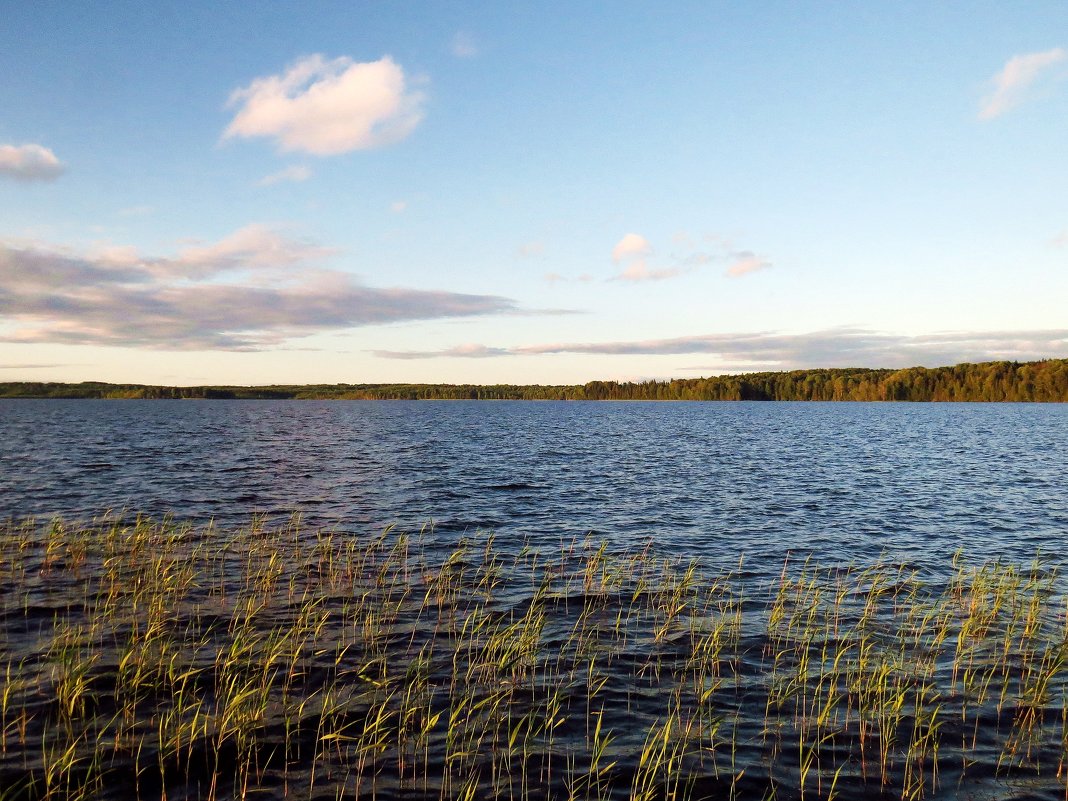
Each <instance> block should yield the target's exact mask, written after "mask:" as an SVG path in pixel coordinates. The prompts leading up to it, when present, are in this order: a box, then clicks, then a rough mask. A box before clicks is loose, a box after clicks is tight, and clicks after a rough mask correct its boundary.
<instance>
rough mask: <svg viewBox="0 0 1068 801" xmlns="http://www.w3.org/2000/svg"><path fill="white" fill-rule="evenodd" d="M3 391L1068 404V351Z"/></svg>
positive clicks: (24, 394) (3, 391)
mask: <svg viewBox="0 0 1068 801" xmlns="http://www.w3.org/2000/svg"><path fill="white" fill-rule="evenodd" d="M0 398H141V399H164V398H171V399H176V398H189V399H236V400H241V399H247V400H281V399H298V400H305V399H306V400H694V401H717V400H753V401H809V400H814V401H1036V402H1068V359H1047V360H1045V361H1038V362H984V363H981V364H958V365H955V366H953V367H935V368H926V367H909V368H905V369H901V370H894V369H867V368H835V369H814V370H790V371H786V372H768V373H746V374H742V375H721V376H712V377H709V378H675V379H670V380H663V381H657V380H650V381H637V382H620V381H590V382H589V383H586V384H576V385H542V384H529V385H520V384H489V385H475V384H306V385H297V384H293V385H290V384H278V385H270V386H256V387H242V386H223V385H220V386H193V387H167V386H150V385H144V384H109V383H105V382H99V381H86V382H82V383H77V384H69V383H51V382H36V381H12V382H3V383H0Z"/></svg>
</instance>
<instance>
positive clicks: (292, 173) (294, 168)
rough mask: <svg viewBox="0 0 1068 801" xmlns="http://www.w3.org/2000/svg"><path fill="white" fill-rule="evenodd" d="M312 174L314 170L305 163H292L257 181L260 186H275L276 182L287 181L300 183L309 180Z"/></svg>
mask: <svg viewBox="0 0 1068 801" xmlns="http://www.w3.org/2000/svg"><path fill="white" fill-rule="evenodd" d="M311 175H312V171H311V170H310V169H308V168H307V167H305V166H304V165H303V164H292V165H290V166H288V167H286V168H285V169H284V170H279V171H278V172H275V173H271V174H270V175H267V176H264V177H263V178H261V179H260V180H259V181H257V182H256V183H257V184H258V185H259V186H274V185H275V184H281V183H286V182H292V183H300V182H301V181H307V180H308V179H309V178H311Z"/></svg>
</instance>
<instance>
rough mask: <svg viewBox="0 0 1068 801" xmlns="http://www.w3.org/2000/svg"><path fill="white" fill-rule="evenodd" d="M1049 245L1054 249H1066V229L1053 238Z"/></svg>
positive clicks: (1067, 233) (1067, 231) (1067, 243)
mask: <svg viewBox="0 0 1068 801" xmlns="http://www.w3.org/2000/svg"><path fill="white" fill-rule="evenodd" d="M1050 244H1051V245H1053V247H1055V248H1063V247H1068V228H1066V229H1065V230H1063V231H1061V232H1060V233H1059V234H1057V236H1055V237H1053V239H1052V240H1051V241H1050Z"/></svg>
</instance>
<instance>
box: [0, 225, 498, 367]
mask: <svg viewBox="0 0 1068 801" xmlns="http://www.w3.org/2000/svg"><path fill="white" fill-rule="evenodd" d="M330 253H331V251H329V250H328V249H326V248H323V247H321V246H318V245H315V244H313V243H309V242H303V241H298V240H293V239H289V238H287V237H284V236H283V235H282V234H280V233H279V232H277V231H275V230H273V229H270V228H268V227H266V226H261V225H251V226H247V227H245V228H242V229H240V230H238V231H235V232H234V233H233V234H231V235H230V236H228V237H225V238H224V239H221V240H219V241H218V242H215V243H209V244H205V245H195V246H188V247H186V248H185V249H183V250H181V251H180V252H179V253H178V254H177V255H175V256H170V257H148V256H143V255H141V254H138V253H137V252H136V251H134V250H133V249H131V248H109V249H106V250H103V251H101V252H99V253H96V254H79V253H69V252H63V251H61V250H59V249H56V248H49V247H47V246H34V247H26V246H21V247H15V246H11V245H7V244H4V243H0V321H3V322H5V323H7V324H8V325H7V328H8V329H9V333H7V334H6V335H5V336H4V341H8V342H54V343H75V344H96V345H122V346H132V347H146V348H153V349H161V350H199V349H230V350H259V349H263V348H265V347H268V346H276V345H278V344H279V343H282V342H285V341H286V340H289V339H291V338H294V337H300V336H306V335H309V334H313V333H316V332H320V331H329V330H339V329H347V328H352V327H356V326H364V325H374V324H381V323H395V322H404V321H414V320H431V319H440V318H449V317H471V316H483V315H492V314H502V313H516V312H518V309H517V308H516V304H515V302H514V301H512V300H510V299H508V298H504V297H499V296H495V295H474V294H463V293H457V292H445V291H433V290H422V289H409V288H401V287H393V288H380V287H371V286H366V285H364V284H362V283H360V282H359V281H357V280H355V279H354V278H353V277H352V276H350V275H348V274H346V273H342V272H340V271H337V270H331V269H326V268H323V267H320V266H317V264H318V262H321V261H322V260H323V259H324V258H325V257H326V256H328V255H329V254H330ZM12 326H14V331H13V332H12V331H10V328H11V327H12Z"/></svg>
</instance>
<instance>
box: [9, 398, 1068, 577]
mask: <svg viewBox="0 0 1068 801" xmlns="http://www.w3.org/2000/svg"><path fill="white" fill-rule="evenodd" d="M0 435H2V442H3V445H2V448H0V518H9V517H19V518H21V517H25V516H27V515H36V516H38V517H41V518H47V517H49V516H52V515H57V514H59V515H63V516H64V517H67V518H79V519H88V518H91V517H92V516H94V515H97V514H99V513H100V512H102V511H104V510H106V509H120V508H128V509H132V510H136V511H141V512H146V513H149V514H153V515H162V514H172V515H174V516H176V517H177V518H178V519H182V520H194V521H203V520H206V519H208V518H212V519H214V520H216V521H218V522H220V523H235V524H243V523H245V522H247V521H248V519H249V516H250V514H251V513H253V512H264V513H267V514H269V515H271V516H274V517H276V518H279V517H281V518H284V517H288V515H289V514H290V513H292V512H300V513H302V514H303V516H304V519H305V522H306V523H308V524H311V525H337V526H339V527H340V528H342V529H345V530H352V531H359V532H366V531H368V530H380V529H381V528H382V527H384V526H385V525H388V524H397V525H399V526H400V527H402V528H406V529H408V530H414V529H417V528H419V527H420V526H422V525H423V524H425V523H427V522H428V521H433V523H434V525H435V527H436V528H437V529H438V530H439V531H442V532H445V533H463V532H465V531H468V532H470V531H475V530H493V531H495V532H496V533H497V535H498V540H499V542H501V543H503V544H504V545H505V547H507V543H508V542H509V540H510V539H515V538H519V537H524V536H526V537H534V538H539V539H543V540H545V541H547V542H556V543H559V542H560V541H565V540H570V539H572V538H573V537H576V536H578V537H582V536H585V535H586V534H587V533H590V532H593V534H594V536H595V538H602V537H603V538H608V539H609V540H611V541H613V542H615V543H618V544H620V545H621V546H627V545H631V544H633V543H635V542H638V541H640V540H641V539H643V538H646V537H655V538H656V539H657V541H658V542H660V543H662V544H665V545H670V547H672V548H678V549H679V552H680V553H684V554H686V555H692V556H701V557H702V559H704V560H706V561H710V562H714V563H716V564H717V565H719V566H724V567H726V566H732V565H734V563H735V562H736V561H737V559H738V557H739V555H741V554H745V556H746V558H747V561H748V562H749V563H750V564H749V567H750V569H752V570H755V571H758V572H763V571H764V566H765V565H769V566H770V568H769V569H770V572H771V574H773V573H774V571H775V570H776V569H777V566H778V565H779V564H781V562H782V558H783V556H784V555H785V554H786V552H787V551H793V552H794V553H795V554H800V553H811V554H813V555H815V556H817V557H820V558H821V559H824V560H825V559H827V558H831V559H835V560H837V559H842V558H844V559H857V560H861V561H865V560H867V561H870V560H872V559H875V558H876V557H878V556H879V555H880V554H881V553H883V552H888V553H891V554H895V555H897V556H899V557H901V558H907V559H910V560H915V561H917V562H919V563H923V564H927V565H930V566H931V567H932V568H933V569H938V568H939V566H940V565H942V564H944V562H945V560H946V558H947V557H948V555H950V554H952V553H953V552H954V551H955V550H957V549H959V548H965V549H967V550H968V552H969V554H970V555H971V556H973V557H975V558H989V557H994V556H1004V555H1007V554H1012V555H1015V556H1016V557H1018V558H1020V559H1029V558H1030V557H1031V556H1033V555H1034V553H1035V551H1036V550H1038V549H1041V550H1043V551H1044V552H1046V553H1047V554H1048V555H1050V556H1056V555H1057V554H1058V553H1059V551H1060V550H1061V548H1062V544H1063V538H1064V536H1065V534H1066V532H1068V491H1066V490H1068V478H1066V475H1068V405H1043V404H1034V405H1027V404H866V403H857V404H854V403H842V404H824V403H573V402H572V403H566V402H560V403H556V402H531V403H526V402H502V403H494V402H410V403H409V402H377V403H376V402H359V401H353V402H316V401H38V400H34V401H0Z"/></svg>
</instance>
